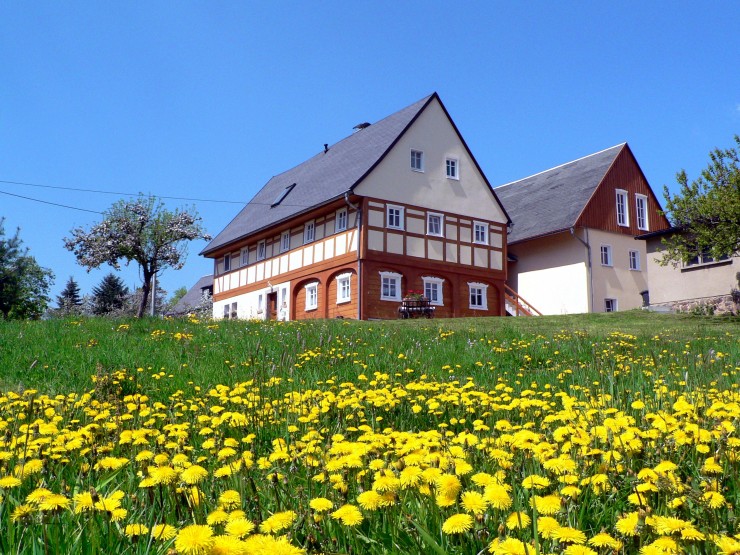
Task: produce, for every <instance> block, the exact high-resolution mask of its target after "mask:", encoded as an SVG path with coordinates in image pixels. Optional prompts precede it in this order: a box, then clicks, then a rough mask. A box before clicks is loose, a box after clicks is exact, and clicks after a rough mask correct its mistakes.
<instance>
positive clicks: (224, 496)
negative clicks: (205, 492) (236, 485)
mask: <svg viewBox="0 0 740 555" xmlns="http://www.w3.org/2000/svg"><path fill="white" fill-rule="evenodd" d="M218 502H219V504H220V505H221V506H222V507H224V508H226V509H235V508H237V507H238V506H239V505H241V502H242V498H241V496H240V495H239V492H238V491H236V490H233V489H227V490H226V491H224V492H223V493H221V495H219V496H218Z"/></svg>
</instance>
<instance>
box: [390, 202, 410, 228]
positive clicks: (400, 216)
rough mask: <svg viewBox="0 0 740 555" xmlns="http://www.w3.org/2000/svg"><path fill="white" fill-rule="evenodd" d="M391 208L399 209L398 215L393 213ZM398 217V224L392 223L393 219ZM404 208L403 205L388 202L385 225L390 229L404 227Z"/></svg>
mask: <svg viewBox="0 0 740 555" xmlns="http://www.w3.org/2000/svg"><path fill="white" fill-rule="evenodd" d="M391 210H393V211H396V210H397V211H398V214H397V215H392V214H391ZM396 216H397V217H398V224H397V225H396V224H395V223H394V224H391V219H393V220H395V219H396ZM404 223H405V222H404V210H403V206H397V205H395V204H387V205H386V207H385V224H386V225H385V227H387V228H388V229H401V230H403V229H404Z"/></svg>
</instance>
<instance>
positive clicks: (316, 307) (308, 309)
mask: <svg viewBox="0 0 740 555" xmlns="http://www.w3.org/2000/svg"><path fill="white" fill-rule="evenodd" d="M318 309H319V307H318V306H307V307H306V312H311V311H312V310H318Z"/></svg>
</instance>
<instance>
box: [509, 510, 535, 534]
mask: <svg viewBox="0 0 740 555" xmlns="http://www.w3.org/2000/svg"><path fill="white" fill-rule="evenodd" d="M531 522H532V519H531V518H529V515H528V514H527V513H523V512H521V511H517V512H513V513H511V514H510V515H509V516H508V517H507V519H506V527H507V528H508V529H509V530H516V529H517V528H526V527H527V526H529V524H530V523H531Z"/></svg>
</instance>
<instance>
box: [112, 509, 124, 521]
mask: <svg viewBox="0 0 740 555" xmlns="http://www.w3.org/2000/svg"><path fill="white" fill-rule="evenodd" d="M127 515H128V511H127V510H126V509H113V510H112V511H111V512H110V519H111V521H113V522H120V521H122V520H123V519H124V518H126V516H127Z"/></svg>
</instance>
